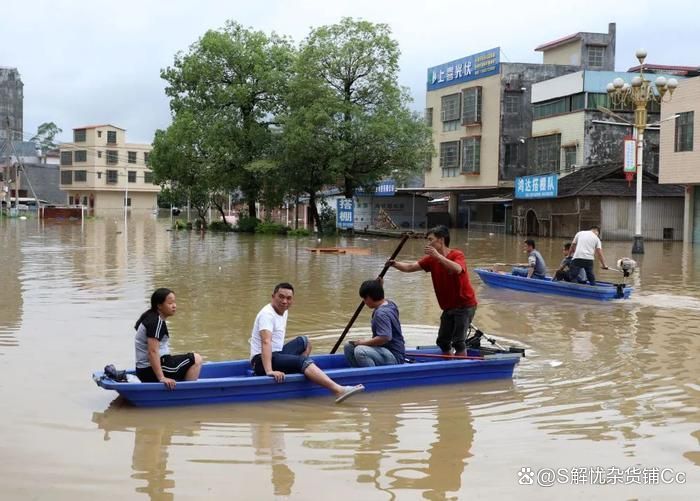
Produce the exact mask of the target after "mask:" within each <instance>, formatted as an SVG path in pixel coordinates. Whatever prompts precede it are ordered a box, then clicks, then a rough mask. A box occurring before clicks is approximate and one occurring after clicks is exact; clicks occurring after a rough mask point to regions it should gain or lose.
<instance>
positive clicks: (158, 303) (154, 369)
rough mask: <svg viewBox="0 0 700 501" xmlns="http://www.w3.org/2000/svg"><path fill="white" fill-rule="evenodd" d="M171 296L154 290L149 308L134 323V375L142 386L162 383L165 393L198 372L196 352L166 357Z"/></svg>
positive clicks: (199, 360)
mask: <svg viewBox="0 0 700 501" xmlns="http://www.w3.org/2000/svg"><path fill="white" fill-rule="evenodd" d="M176 309H177V305H176V303H175V293H174V292H173V291H171V290H170V289H166V288H161V289H157V290H156V291H155V292H154V293H153V294H152V295H151V308H150V309H149V310H146V311H145V312H144V313H143V314H142V315H141V316H140V317H139V319H138V320H137V321H136V325H134V329H136V337H135V338H134V345H135V349H136V375H137V376H138V378H139V379H140V380H141V382H142V383H156V382H161V383H163V384H164V385H165V386H166V387H167V388H168V389H169V390H173V389H175V385H176V381H183V380H184V381H196V380H197V378H198V377H199V371H200V370H201V369H202V357H201V355H199V353H185V354H183V355H171V354H170V345H169V340H170V333H169V332H168V326H167V325H166V323H165V321H166V319H167V318H168V317H171V316H173V315H174V314H175V311H176Z"/></svg>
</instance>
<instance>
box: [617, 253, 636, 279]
mask: <svg viewBox="0 0 700 501" xmlns="http://www.w3.org/2000/svg"><path fill="white" fill-rule="evenodd" d="M617 267H618V269H619V270H620V271H621V272H622V274H623V275H624V277H625V278H627V277H629V276H630V275H631V274H632V273H633V272H634V270H635V269H636V268H637V263H636V261H635V260H634V259H630V258H628V257H623V258H620V259H618V260H617Z"/></svg>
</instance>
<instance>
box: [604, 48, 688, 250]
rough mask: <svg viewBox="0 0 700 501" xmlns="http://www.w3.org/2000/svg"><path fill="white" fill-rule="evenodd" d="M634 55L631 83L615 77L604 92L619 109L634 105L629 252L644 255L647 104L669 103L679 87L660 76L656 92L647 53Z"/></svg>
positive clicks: (676, 83) (641, 51)
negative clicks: (647, 74)
mask: <svg viewBox="0 0 700 501" xmlns="http://www.w3.org/2000/svg"><path fill="white" fill-rule="evenodd" d="M635 56H636V57H637V59H638V60H639V65H640V66H639V75H638V76H635V77H634V78H633V79H632V82H631V84H630V83H627V82H625V81H624V80H623V79H622V78H620V77H618V78H616V79H615V80H613V81H612V82H610V83H609V84H608V85H607V91H608V96H609V97H610V101H611V103H612V104H613V105H614V106H617V107H619V108H622V107H624V106H626V105H633V106H634V129H633V130H634V135H633V137H634V140H635V144H636V150H637V155H636V157H637V158H636V162H635V165H636V171H637V203H636V207H635V211H636V212H635V221H634V244H633V245H632V253H633V254H644V239H643V237H642V166H643V164H642V154H643V149H644V129H645V128H646V126H647V104H649V103H650V102H658V103H661V102H662V101H664V97H665V96H668V99H667V101H670V100H671V97H672V95H673V91H674V90H676V87H677V86H678V81H677V80H676V79H675V78H669V79H666V77H662V76H659V77H658V78H657V79H656V81H655V82H654V86H655V87H656V92H655V91H654V86H652V85H651V82H650V81H649V80H647V79H645V78H644V60H645V59H646V57H647V51H646V50H644V49H637V52H636V54H635ZM667 92H668V94H667Z"/></svg>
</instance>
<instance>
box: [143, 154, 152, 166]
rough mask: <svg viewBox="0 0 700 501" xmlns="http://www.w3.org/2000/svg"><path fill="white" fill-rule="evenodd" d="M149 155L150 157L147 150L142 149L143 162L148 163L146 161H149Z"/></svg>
mask: <svg viewBox="0 0 700 501" xmlns="http://www.w3.org/2000/svg"><path fill="white" fill-rule="evenodd" d="M150 157H151V154H150V153H149V152H147V151H144V152H143V163H145V164H146V165H148V162H149V159H150Z"/></svg>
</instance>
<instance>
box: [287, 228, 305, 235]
mask: <svg viewBox="0 0 700 501" xmlns="http://www.w3.org/2000/svg"><path fill="white" fill-rule="evenodd" d="M309 235H311V232H310V231H309V230H307V229H306V228H298V229H296V230H289V231H288V232H287V236H288V237H308V236H309Z"/></svg>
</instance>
